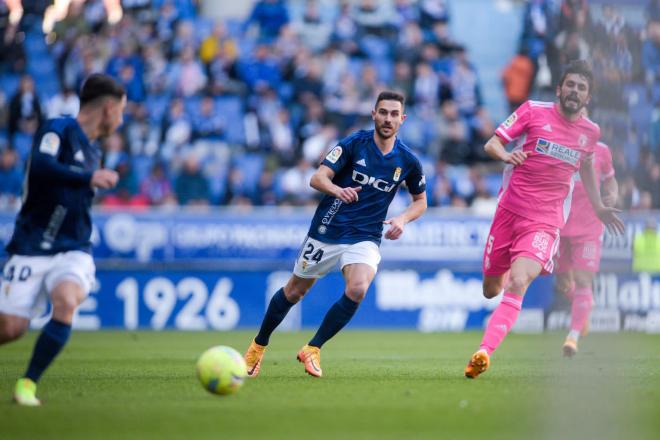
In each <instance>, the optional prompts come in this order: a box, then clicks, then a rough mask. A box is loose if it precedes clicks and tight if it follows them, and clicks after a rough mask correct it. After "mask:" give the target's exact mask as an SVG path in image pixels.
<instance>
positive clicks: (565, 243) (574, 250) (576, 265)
mask: <svg viewBox="0 0 660 440" xmlns="http://www.w3.org/2000/svg"><path fill="white" fill-rule="evenodd" d="M601 248H602V242H601V238H600V235H599V236H598V237H561V243H560V244H559V252H557V256H556V257H555V263H556V265H557V273H566V272H568V271H569V270H572V269H575V270H584V271H587V272H594V273H596V272H598V271H599V270H600V251H601Z"/></svg>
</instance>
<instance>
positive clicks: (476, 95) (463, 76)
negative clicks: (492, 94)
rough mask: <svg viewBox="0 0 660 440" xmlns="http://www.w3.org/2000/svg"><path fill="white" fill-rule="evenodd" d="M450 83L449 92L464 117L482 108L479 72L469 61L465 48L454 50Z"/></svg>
mask: <svg viewBox="0 0 660 440" xmlns="http://www.w3.org/2000/svg"><path fill="white" fill-rule="evenodd" d="M448 85H449V90H448V93H447V94H448V95H449V96H450V97H451V99H453V100H454V101H455V102H456V106H457V107H458V111H459V112H460V113H461V115H462V116H464V117H471V116H474V115H476V114H477V112H478V111H479V110H480V108H481V91H480V89H479V80H478V78H477V72H476V71H475V69H474V67H473V66H472V64H471V63H470V62H469V61H468V59H467V53H466V51H465V49H464V48H458V49H457V50H456V51H455V52H454V62H453V65H452V71H451V73H450V75H449V79H448Z"/></svg>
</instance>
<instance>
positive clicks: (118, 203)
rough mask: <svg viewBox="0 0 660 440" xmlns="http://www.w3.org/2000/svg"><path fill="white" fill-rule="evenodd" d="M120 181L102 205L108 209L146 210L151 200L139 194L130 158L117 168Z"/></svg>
mask: <svg viewBox="0 0 660 440" xmlns="http://www.w3.org/2000/svg"><path fill="white" fill-rule="evenodd" d="M115 170H116V171H117V174H119V180H118V181H117V186H115V188H114V189H113V190H111V192H110V193H108V194H107V195H105V196H104V197H103V201H102V205H103V206H104V207H108V208H145V207H147V206H149V199H148V198H147V197H145V196H144V195H142V194H141V193H139V192H138V182H137V178H136V176H135V172H134V170H133V166H132V165H131V162H130V161H129V160H128V157H124V158H123V159H122V160H121V161H120V162H119V163H118V164H117V166H116V167H115Z"/></svg>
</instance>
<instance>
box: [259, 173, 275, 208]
mask: <svg viewBox="0 0 660 440" xmlns="http://www.w3.org/2000/svg"><path fill="white" fill-rule="evenodd" d="M277 202H278V199H277V193H276V191H275V176H274V175H273V172H272V171H269V170H264V172H263V173H261V176H259V182H257V189H256V191H255V192H254V197H253V204H255V205H262V206H272V205H276V204H277Z"/></svg>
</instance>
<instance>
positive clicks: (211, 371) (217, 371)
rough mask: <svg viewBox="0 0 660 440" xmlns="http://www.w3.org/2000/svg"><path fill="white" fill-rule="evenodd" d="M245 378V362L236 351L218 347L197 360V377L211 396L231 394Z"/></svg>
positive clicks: (221, 346) (210, 349)
mask: <svg viewBox="0 0 660 440" xmlns="http://www.w3.org/2000/svg"><path fill="white" fill-rule="evenodd" d="M246 376H247V367H246V366H245V360H243V356H241V355H240V354H239V353H238V352H237V351H236V350H234V349H233V348H231V347H227V346H226V345H218V346H216V347H211V348H209V349H208V350H206V351H205V352H204V353H202V355H201V356H200V357H199V360H197V377H198V378H199V381H200V382H201V383H202V386H203V387H204V389H206V390H207V391H209V392H211V393H213V394H233V393H235V392H236V391H238V390H239V389H240V388H241V386H243V381H245V377H246Z"/></svg>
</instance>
